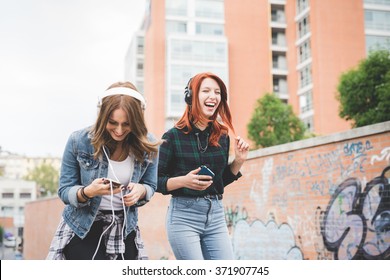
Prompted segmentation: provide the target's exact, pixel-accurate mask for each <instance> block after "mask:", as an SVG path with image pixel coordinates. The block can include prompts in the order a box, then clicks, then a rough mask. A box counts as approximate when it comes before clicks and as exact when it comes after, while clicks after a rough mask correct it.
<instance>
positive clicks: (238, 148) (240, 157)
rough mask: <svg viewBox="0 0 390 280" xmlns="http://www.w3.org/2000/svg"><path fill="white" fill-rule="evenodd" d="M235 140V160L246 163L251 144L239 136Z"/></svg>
mask: <svg viewBox="0 0 390 280" xmlns="http://www.w3.org/2000/svg"><path fill="white" fill-rule="evenodd" d="M234 140H235V141H234V153H235V160H237V161H238V162H244V161H245V160H246V158H247V156H248V152H249V144H248V143H247V142H245V141H244V139H242V138H241V137H240V136H237V137H236V138H235V139H234Z"/></svg>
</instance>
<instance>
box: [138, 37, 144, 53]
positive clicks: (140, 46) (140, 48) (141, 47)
mask: <svg viewBox="0 0 390 280" xmlns="http://www.w3.org/2000/svg"><path fill="white" fill-rule="evenodd" d="M137 54H144V37H138V38H137Z"/></svg>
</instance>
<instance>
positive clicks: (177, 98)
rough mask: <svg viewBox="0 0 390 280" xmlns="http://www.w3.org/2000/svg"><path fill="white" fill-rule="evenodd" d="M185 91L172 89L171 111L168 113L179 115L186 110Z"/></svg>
mask: <svg viewBox="0 0 390 280" xmlns="http://www.w3.org/2000/svg"><path fill="white" fill-rule="evenodd" d="M183 92H184V90H183ZM183 92H182V91H177V90H176V91H175V90H173V91H171V95H170V98H171V100H170V106H171V110H170V111H171V112H170V113H169V114H168V115H177V114H181V113H182V112H183V111H184V108H185V103H184V94H183Z"/></svg>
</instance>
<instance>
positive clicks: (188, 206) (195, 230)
mask: <svg viewBox="0 0 390 280" xmlns="http://www.w3.org/2000/svg"><path fill="white" fill-rule="evenodd" d="M166 227H167V233H168V240H169V243H170V245H171V248H172V250H173V253H174V254H175V257H176V259H177V260H232V259H233V249H232V243H231V240H230V237H229V234H228V229H227V226H226V221H225V213H224V209H223V204H222V200H218V199H216V198H206V197H194V198H192V197H172V198H171V202H170V205H169V208H168V213H167V219H166Z"/></svg>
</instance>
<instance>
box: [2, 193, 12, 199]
mask: <svg viewBox="0 0 390 280" xmlns="http://www.w3.org/2000/svg"><path fill="white" fill-rule="evenodd" d="M1 197H2V198H4V199H11V198H14V193H12V192H6V193H2V194H1Z"/></svg>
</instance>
